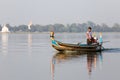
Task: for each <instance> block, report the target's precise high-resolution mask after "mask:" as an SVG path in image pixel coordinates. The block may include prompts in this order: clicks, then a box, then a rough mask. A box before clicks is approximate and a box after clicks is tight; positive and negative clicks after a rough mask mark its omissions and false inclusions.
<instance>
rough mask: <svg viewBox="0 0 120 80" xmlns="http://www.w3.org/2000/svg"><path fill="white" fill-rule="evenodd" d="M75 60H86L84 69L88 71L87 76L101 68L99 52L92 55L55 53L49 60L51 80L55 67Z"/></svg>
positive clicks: (101, 58) (101, 60)
mask: <svg viewBox="0 0 120 80" xmlns="http://www.w3.org/2000/svg"><path fill="white" fill-rule="evenodd" d="M76 58H86V67H87V71H88V75H89V76H91V73H92V70H93V69H96V67H97V66H98V65H99V68H100V69H101V68H102V62H103V57H102V53H100V52H93V53H85V52H84V53H77V52H75V53H60V52H59V53H57V54H55V55H54V56H53V58H52V60H51V74H52V80H54V75H55V65H57V64H60V63H63V62H66V61H70V60H74V59H76Z"/></svg>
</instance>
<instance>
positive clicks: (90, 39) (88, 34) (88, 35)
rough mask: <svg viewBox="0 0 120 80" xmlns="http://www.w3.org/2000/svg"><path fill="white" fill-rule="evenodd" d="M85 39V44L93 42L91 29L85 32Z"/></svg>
mask: <svg viewBox="0 0 120 80" xmlns="http://www.w3.org/2000/svg"><path fill="white" fill-rule="evenodd" d="M86 37H87V44H88V45H90V44H92V43H93V42H94V38H93V36H92V28H91V27H88V31H87V32H86Z"/></svg>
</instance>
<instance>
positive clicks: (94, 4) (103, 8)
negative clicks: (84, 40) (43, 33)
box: [0, 0, 120, 25]
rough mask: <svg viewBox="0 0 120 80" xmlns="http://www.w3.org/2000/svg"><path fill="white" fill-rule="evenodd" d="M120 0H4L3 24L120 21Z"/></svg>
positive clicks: (0, 8) (0, 15) (0, 2)
mask: <svg viewBox="0 0 120 80" xmlns="http://www.w3.org/2000/svg"><path fill="white" fill-rule="evenodd" d="M119 8H120V0H0V24H4V23H9V24H11V25H19V24H28V23H29V21H30V20H32V22H33V23H34V24H43V25H44V24H54V23H63V24H68V23H74V22H75V23H78V22H79V23H83V22H87V21H93V22H95V23H98V24H101V23H106V24H108V25H113V23H120V10H119Z"/></svg>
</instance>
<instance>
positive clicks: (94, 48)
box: [52, 39, 104, 52]
mask: <svg viewBox="0 0 120 80" xmlns="http://www.w3.org/2000/svg"><path fill="white" fill-rule="evenodd" d="M52 47H53V48H54V49H56V50H58V51H78V52H84V51H85V52H98V51H102V50H104V48H103V47H102V45H99V44H92V45H87V44H69V43H62V42H59V41H56V40H54V39H53V40H52Z"/></svg>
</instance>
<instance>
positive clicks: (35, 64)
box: [0, 33, 120, 80]
mask: <svg viewBox="0 0 120 80" xmlns="http://www.w3.org/2000/svg"><path fill="white" fill-rule="evenodd" d="M55 35H56V37H55V38H56V39H57V40H59V41H62V42H68V43H78V42H82V43H85V33H57V34H55ZM103 39H104V41H110V42H108V43H105V44H104V45H103V46H104V47H105V48H107V49H109V50H106V51H103V52H101V53H75V54H69V53H66V54H58V52H57V51H56V50H54V49H53V48H52V47H51V42H50V39H49V34H47V33H9V34H5V33H4V34H2V33H0V80H119V79H120V71H119V68H120V63H119V61H120V45H119V41H120V33H103Z"/></svg>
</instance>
